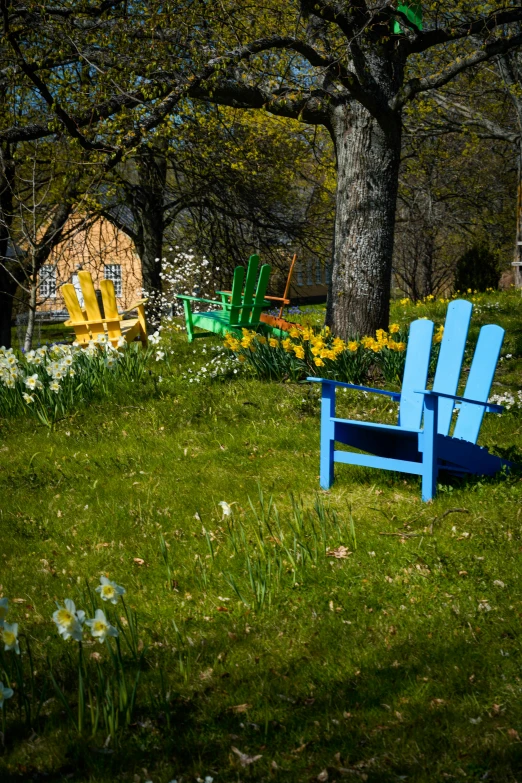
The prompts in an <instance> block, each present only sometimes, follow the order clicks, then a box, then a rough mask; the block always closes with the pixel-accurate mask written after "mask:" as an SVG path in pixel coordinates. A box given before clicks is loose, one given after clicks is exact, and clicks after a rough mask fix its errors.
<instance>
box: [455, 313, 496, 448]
mask: <svg viewBox="0 0 522 783" xmlns="http://www.w3.org/2000/svg"><path fill="white" fill-rule="evenodd" d="M503 340H504V329H502V327H501V326H496V325H494V324H489V325H488V326H483V327H482V329H481V330H480V334H479V338H478V342H477V347H476V348H475V354H474V356H473V361H472V363H471V368H470V371H469V376H468V382H467V383H466V388H465V390H464V395H463V396H464V397H467V398H468V399H469V400H477V401H478V402H486V401H487V399H488V397H489V392H490V389H491V384H492V383H493V376H494V375H495V369H496V366H497V362H498V357H499V355H500V349H501V348H502V341H503ZM484 412H485V411H484V408H480V407H479V406H478V405H469V404H468V403H465V402H464V403H462V405H461V407H460V411H459V415H458V418H457V423H456V425H455V431H454V433H453V437H454V438H461V439H462V440H467V441H470V442H471V443H476V442H477V438H478V434H479V432H480V425H481V424H482V419H483V417H484Z"/></svg>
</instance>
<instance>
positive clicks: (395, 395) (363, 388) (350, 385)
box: [306, 376, 401, 402]
mask: <svg viewBox="0 0 522 783" xmlns="http://www.w3.org/2000/svg"><path fill="white" fill-rule="evenodd" d="M306 380H307V381H310V382H311V383H329V384H330V385H331V386H341V387H342V388H343V389H355V390H356V391H365V392H371V393H372V394H382V395H384V396H385V397H391V398H392V400H393V401H394V402H400V400H401V393H400V392H392V391H388V390H387V389H371V388H370V387H369V386H356V385H355V384H354V383H342V382H341V381H331V380H330V379H329V378H314V377H312V376H309V377H308V378H307V379H306Z"/></svg>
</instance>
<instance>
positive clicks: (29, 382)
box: [25, 373, 42, 391]
mask: <svg viewBox="0 0 522 783" xmlns="http://www.w3.org/2000/svg"><path fill="white" fill-rule="evenodd" d="M25 385H26V386H27V388H28V389H30V390H31V391H34V390H35V389H41V388H42V382H41V380H40V379H39V377H38V375H37V374H36V373H35V374H34V375H28V376H27V378H26V379H25Z"/></svg>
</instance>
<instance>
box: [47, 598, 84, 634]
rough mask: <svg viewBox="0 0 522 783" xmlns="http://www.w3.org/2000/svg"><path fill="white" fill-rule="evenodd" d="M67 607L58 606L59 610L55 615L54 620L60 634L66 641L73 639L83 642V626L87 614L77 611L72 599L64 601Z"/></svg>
mask: <svg viewBox="0 0 522 783" xmlns="http://www.w3.org/2000/svg"><path fill="white" fill-rule="evenodd" d="M64 604H65V606H60V605H59V604H58V609H57V610H56V612H55V613H54V614H53V620H54V622H55V623H56V627H57V628H58V633H59V634H60V636H62V637H63V638H64V639H69V638H70V637H72V638H73V639H74V640H75V641H77V642H81V640H82V633H83V631H82V624H83V622H84V620H85V612H83V611H81V610H79V611H76V607H75V605H74V601H71V599H70V598H66V599H65V601H64Z"/></svg>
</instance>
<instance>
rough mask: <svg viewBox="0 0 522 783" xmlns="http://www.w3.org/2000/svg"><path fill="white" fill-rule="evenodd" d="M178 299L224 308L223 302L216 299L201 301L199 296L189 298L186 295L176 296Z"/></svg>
mask: <svg viewBox="0 0 522 783" xmlns="http://www.w3.org/2000/svg"><path fill="white" fill-rule="evenodd" d="M176 299H186V300H187V301H191V302H205V303H206V304H213V305H219V306H220V307H222V306H223V302H218V301H217V300H216V299H200V298H199V297H197V296H187V295H186V294H176ZM229 306H231V305H229Z"/></svg>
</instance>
